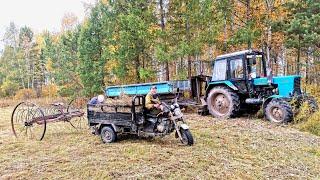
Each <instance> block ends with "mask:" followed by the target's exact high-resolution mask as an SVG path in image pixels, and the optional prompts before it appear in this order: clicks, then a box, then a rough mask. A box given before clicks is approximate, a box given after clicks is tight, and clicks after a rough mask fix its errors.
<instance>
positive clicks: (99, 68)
mask: <svg viewBox="0 0 320 180" xmlns="http://www.w3.org/2000/svg"><path fill="white" fill-rule="evenodd" d="M87 11H88V12H87V13H86V17H85V19H84V20H83V21H81V22H79V21H78V18H77V17H76V16H75V15H73V14H71V13H69V14H65V16H64V18H63V19H62V20H61V28H60V31H59V32H50V31H43V32H40V33H35V32H34V31H33V30H32V29H31V28H30V27H28V25H23V26H21V27H20V26H19V25H17V24H15V23H14V22H11V23H10V24H9V25H8V27H7V28H6V32H5V33H4V36H3V37H2V41H3V44H4V48H3V50H2V52H0V62H1V63H0V97H11V96H17V95H19V94H20V96H21V94H22V95H23V96H25V95H27V96H30V97H40V96H58V95H59V96H72V95H82V96H92V95H95V94H97V93H101V92H102V91H103V89H104V88H105V87H106V86H108V85H116V84H127V83H142V82H153V81H169V80H177V79H188V78H190V77H191V76H192V75H197V74H199V73H204V74H208V75H210V70H211V62H212V61H213V60H214V58H215V57H216V56H217V55H220V54H224V53H229V52H234V51H238V50H244V49H258V50H262V51H263V52H264V53H265V55H266V60H267V64H268V66H269V67H270V68H272V72H273V74H274V75H289V74H301V75H302V76H303V82H304V84H313V85H314V86H315V85H316V84H317V83H319V80H320V79H319V78H320V76H319V75H320V63H319V62H320V29H319V25H320V2H319V1H318V0H192V1H188V0H155V1H152V0H147V1H145V0H134V1H131V0H117V1H111V0H100V1H97V3H95V4H94V5H92V6H89V7H87Z"/></svg>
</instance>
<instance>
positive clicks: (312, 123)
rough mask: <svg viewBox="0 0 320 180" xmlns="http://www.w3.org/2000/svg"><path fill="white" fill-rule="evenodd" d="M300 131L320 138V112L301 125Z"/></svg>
mask: <svg viewBox="0 0 320 180" xmlns="http://www.w3.org/2000/svg"><path fill="white" fill-rule="evenodd" d="M300 129H301V130H303V131H308V132H311V133H312V134H315V135H318V136H320V111H317V112H316V113H313V114H312V115H311V116H310V117H309V118H308V120H306V121H305V122H303V123H302V124H301V126H300Z"/></svg>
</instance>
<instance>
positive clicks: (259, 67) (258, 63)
mask: <svg viewBox="0 0 320 180" xmlns="http://www.w3.org/2000/svg"><path fill="white" fill-rule="evenodd" d="M247 58H248V60H249V61H250V60H251V59H253V58H254V56H253V55H248V56H247ZM252 62H253V61H252ZM263 67H264V64H263V56H262V55H261V54H259V55H256V56H255V60H254V63H252V64H250V69H249V70H250V76H251V78H258V77H265V72H264V68H263Z"/></svg>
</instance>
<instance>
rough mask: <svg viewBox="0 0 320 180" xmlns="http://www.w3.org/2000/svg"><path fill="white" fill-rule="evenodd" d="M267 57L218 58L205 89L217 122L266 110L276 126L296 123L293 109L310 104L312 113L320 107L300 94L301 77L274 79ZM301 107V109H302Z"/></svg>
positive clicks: (245, 54) (251, 54)
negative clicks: (295, 102)
mask: <svg viewBox="0 0 320 180" xmlns="http://www.w3.org/2000/svg"><path fill="white" fill-rule="evenodd" d="M266 66H267V65H266V62H265V58H264V54H263V53H262V52H260V51H255V50H245V51H239V52H234V53H230V54H225V55H221V56H218V57H217V58H216V60H215V61H214V64H213V75H212V79H211V81H210V82H208V83H207V88H206V96H205V100H206V104H207V109H208V110H209V112H210V114H211V115H213V116H214V117H217V118H232V117H235V116H237V115H239V114H240V113H241V112H243V111H245V112H257V111H258V110H259V109H260V108H263V112H264V115H265V117H266V119H268V120H270V121H272V122H276V123H287V122H290V121H292V120H293V106H292V103H290V102H291V101H292V100H293V99H296V101H297V102H299V103H298V104H299V105H301V104H302V102H304V101H307V103H308V104H309V105H310V107H311V108H312V110H314V111H315V110H317V109H318V105H317V103H316V101H315V100H314V98H312V97H310V96H307V95H306V94H304V93H303V92H302V91H301V85H300V82H301V76H299V75H291V76H277V77H273V76H272V74H271V72H267V71H268V68H267V67H266ZM299 105H298V106H299Z"/></svg>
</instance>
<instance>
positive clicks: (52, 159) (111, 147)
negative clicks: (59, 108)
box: [0, 106, 320, 179]
mask: <svg viewBox="0 0 320 180" xmlns="http://www.w3.org/2000/svg"><path fill="white" fill-rule="evenodd" d="M11 111H12V106H10V107H6V108H2V109H0V112H1V113H0V115H1V116H0V117H1V119H0V179H16V178H27V179H38V178H40V177H41V178H48V179H58V178H59V179H60V178H63V179H67V178H68V179H71V178H72V179H84V178H85V179H101V178H108V179H109V178H110V179H113V178H119V179H123V178H133V179H141V178H143V179H144V178H148V179H149V178H150V179H163V178H166V179H190V178H192V179H209V178H212V177H213V178H221V179H268V178H270V179H318V178H320V175H319V169H320V163H319V162H320V137H317V136H314V135H311V134H309V133H304V132H299V131H298V130H296V129H293V128H291V127H288V126H276V125H273V124H270V123H268V122H265V121H262V120H255V119H246V118H239V119H234V120H229V121H228V120H222V121H219V120H216V119H213V118H211V117H201V116H198V115H191V114H189V115H186V119H187V121H188V123H189V125H190V127H191V131H192V133H193V135H194V138H195V145H194V146H192V147H185V146H181V145H180V144H179V143H178V141H177V140H176V139H175V138H174V135H173V134H172V135H170V136H167V137H165V138H163V139H160V138H156V139H153V140H150V139H137V138H130V137H122V138H121V139H120V141H118V142H116V143H114V144H102V143H101V141H100V139H99V137H98V136H94V135H91V134H90V131H89V130H87V129H85V130H82V131H76V130H73V129H72V128H70V126H69V125H68V124H63V123H60V124H49V125H48V131H47V134H46V136H45V138H44V140H43V141H41V142H39V141H30V140H29V141H28V140H16V139H15V138H14V137H13V136H12V134H11V130H10V119H9V118H10V113H11Z"/></svg>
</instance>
